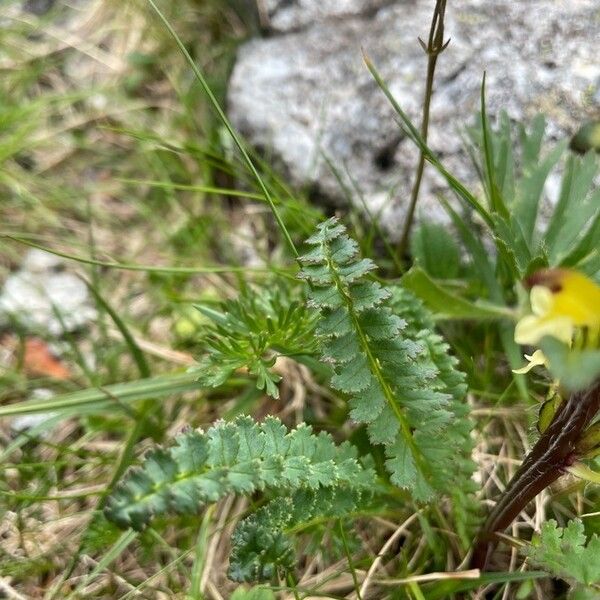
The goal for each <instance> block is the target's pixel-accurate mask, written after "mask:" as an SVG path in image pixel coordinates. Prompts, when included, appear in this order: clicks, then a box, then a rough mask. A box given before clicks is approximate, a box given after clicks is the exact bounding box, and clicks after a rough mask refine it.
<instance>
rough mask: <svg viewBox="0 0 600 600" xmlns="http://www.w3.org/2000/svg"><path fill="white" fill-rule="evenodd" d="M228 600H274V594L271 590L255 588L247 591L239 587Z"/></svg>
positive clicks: (260, 587) (261, 587)
mask: <svg viewBox="0 0 600 600" xmlns="http://www.w3.org/2000/svg"><path fill="white" fill-rule="evenodd" d="M230 600H275V594H274V593H273V590H271V588H267V587H263V586H257V587H253V588H250V589H249V590H248V589H245V588H244V587H239V588H237V590H235V592H233V594H231V599H230Z"/></svg>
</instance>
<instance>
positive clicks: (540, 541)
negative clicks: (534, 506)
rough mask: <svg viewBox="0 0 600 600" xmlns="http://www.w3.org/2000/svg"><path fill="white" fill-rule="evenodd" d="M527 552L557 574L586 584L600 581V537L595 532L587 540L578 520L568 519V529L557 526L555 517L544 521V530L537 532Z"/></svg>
mask: <svg viewBox="0 0 600 600" xmlns="http://www.w3.org/2000/svg"><path fill="white" fill-rule="evenodd" d="M586 542H587V543H586ZM524 552H525V555H526V556H527V557H528V558H529V560H530V561H531V562H532V563H533V564H535V565H537V566H539V567H541V568H543V569H545V570H547V571H548V572H549V573H551V574H552V575H554V576H555V577H560V578H562V579H566V580H567V581H569V582H570V583H572V584H580V585H583V586H591V585H598V584H600V538H599V537H598V536H597V535H596V534H594V535H592V537H591V538H590V539H589V540H586V537H585V535H584V527H583V523H582V522H581V520H579V519H575V520H573V521H569V523H568V525H567V527H565V528H562V527H557V524H556V521H554V520H550V521H547V522H545V523H543V524H542V530H541V533H539V534H536V535H534V537H533V540H532V541H531V545H530V546H527V547H526V549H525V550H524ZM597 592H598V591H597V590H596V593H597Z"/></svg>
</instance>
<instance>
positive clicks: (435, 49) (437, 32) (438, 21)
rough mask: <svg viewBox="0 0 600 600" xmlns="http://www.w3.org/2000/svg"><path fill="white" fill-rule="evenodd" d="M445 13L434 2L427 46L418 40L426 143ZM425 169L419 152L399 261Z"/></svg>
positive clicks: (443, 5)
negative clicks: (424, 63)
mask: <svg viewBox="0 0 600 600" xmlns="http://www.w3.org/2000/svg"><path fill="white" fill-rule="evenodd" d="M445 13H446V0H436V3H435V8H434V10H433V18H432V19H431V28H430V30H429V39H428V41H427V45H425V42H424V41H423V40H422V39H421V38H419V43H420V44H421V47H422V48H423V51H424V52H425V53H426V54H427V79H426V82H425V96H424V98H423V114H422V117H421V137H422V138H423V141H424V142H427V133H428V131H429V110H430V106H431V97H432V95H433V79H434V75H435V66H436V64H437V59H438V56H439V55H440V54H441V53H442V52H443V51H444V50H445V49H446V48H447V47H448V44H449V43H450V40H449V39H448V41H446V42H444V16H445ZM424 169H425V154H424V153H423V151H422V150H421V151H420V153H419V163H418V165H417V173H416V176H415V182H414V184H413V188H412V191H411V196H410V204H409V206H408V211H407V213H406V219H405V221H404V227H403V229H402V236H401V237H400V242H399V243H398V251H397V256H398V259H399V260H400V261H402V260H403V257H404V254H405V252H406V249H407V247H408V242H409V239H410V231H411V229H412V223H413V220H414V216H415V208H416V206H417V199H418V198H419V190H420V189H421V180H422V179H423V171H424Z"/></svg>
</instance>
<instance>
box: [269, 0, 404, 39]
mask: <svg viewBox="0 0 600 600" xmlns="http://www.w3.org/2000/svg"><path fill="white" fill-rule="evenodd" d="M260 1H261V0H259V3H260ZM392 1H393V0H263V7H264V11H265V12H266V16H267V20H268V25H269V27H270V29H271V30H272V31H278V32H284V31H297V30H299V29H302V28H303V27H306V26H307V25H311V24H313V23H317V22H319V21H322V20H323V19H340V18H344V17H351V16H361V15H368V14H370V13H373V12H374V11H376V10H377V9H378V8H381V7H382V6H385V5H386V4H390V3H391V2H392Z"/></svg>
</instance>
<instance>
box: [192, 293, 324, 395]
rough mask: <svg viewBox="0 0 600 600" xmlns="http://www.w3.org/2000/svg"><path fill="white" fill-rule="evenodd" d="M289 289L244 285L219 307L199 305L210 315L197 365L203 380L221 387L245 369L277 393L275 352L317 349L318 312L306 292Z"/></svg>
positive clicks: (260, 386) (261, 385)
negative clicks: (300, 293)
mask: <svg viewBox="0 0 600 600" xmlns="http://www.w3.org/2000/svg"><path fill="white" fill-rule="evenodd" d="M288 288H289V286H288ZM290 294H291V292H290V291H289V289H287V288H286V287H284V286H277V285H275V286H266V287H265V288H263V289H261V290H254V289H252V290H246V291H245V292H242V294H240V296H239V297H238V298H236V299H235V300H228V301H226V302H222V303H221V304H220V306H219V309H218V310H217V309H215V308H212V307H207V306H197V307H196V308H198V310H200V311H201V312H202V314H203V315H204V316H206V317H207V318H209V319H210V321H211V323H210V324H209V325H208V326H207V327H206V332H205V335H204V338H203V344H204V347H205V349H206V353H205V355H204V356H203V357H202V358H201V359H200V362H199V365H198V368H197V370H198V373H199V380H200V382H201V383H202V384H203V385H206V386H207V387H218V386H220V385H223V384H224V383H225V382H226V381H227V380H228V379H229V378H230V377H231V376H232V375H233V373H234V372H235V371H237V370H238V369H245V370H247V371H248V373H249V374H250V375H253V376H254V377H256V387H257V388H258V389H261V390H264V391H265V392H266V393H267V394H268V395H269V396H272V397H273V398H277V397H279V389H278V387H277V383H278V382H279V380H280V376H279V375H278V374H277V373H275V372H274V371H273V366H274V364H275V360H276V359H277V357H278V356H290V355H297V354H311V353H312V352H313V351H314V327H315V315H314V313H312V312H311V311H309V310H308V309H307V307H306V304H305V302H304V300H303V299H302V298H299V297H295V298H294V297H291V295H290Z"/></svg>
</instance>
